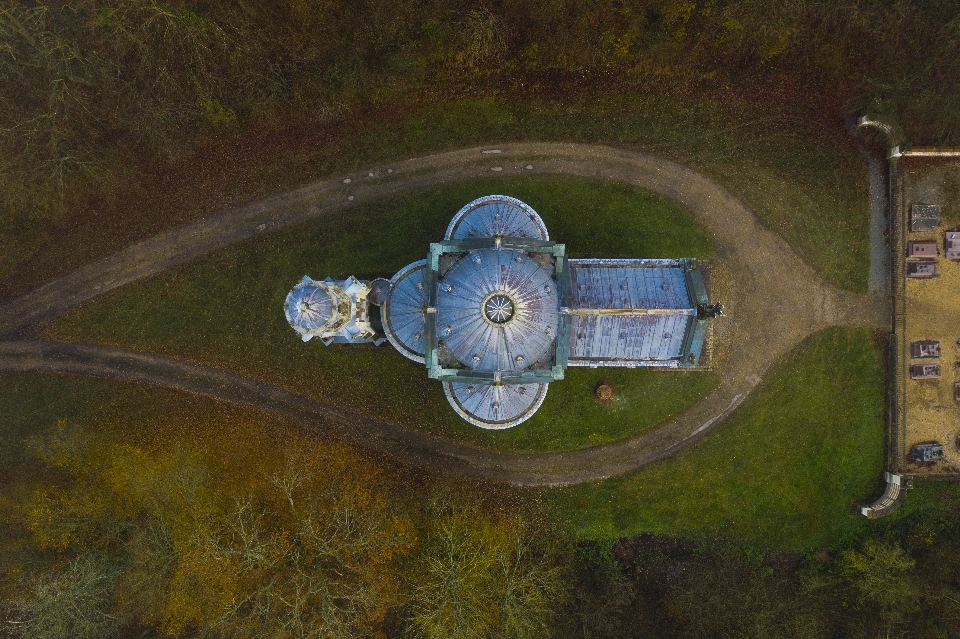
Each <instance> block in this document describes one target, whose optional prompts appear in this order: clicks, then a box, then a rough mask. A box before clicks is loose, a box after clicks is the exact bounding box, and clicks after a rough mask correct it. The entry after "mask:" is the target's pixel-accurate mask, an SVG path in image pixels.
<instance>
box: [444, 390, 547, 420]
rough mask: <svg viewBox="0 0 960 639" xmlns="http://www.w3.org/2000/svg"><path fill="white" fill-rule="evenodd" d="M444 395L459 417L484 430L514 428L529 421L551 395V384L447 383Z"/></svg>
mask: <svg viewBox="0 0 960 639" xmlns="http://www.w3.org/2000/svg"><path fill="white" fill-rule="evenodd" d="M443 392H444V394H446V396H447V401H449V402H450V405H451V406H452V407H453V410H455V411H457V414H458V415H460V416H461V417H463V418H464V419H465V420H467V421H468V422H470V423H471V424H473V425H475V426H479V427H481V428H491V429H500V428H510V427H511V426H516V425H517V424H519V423H520V422H523V421H526V420H527V419H529V418H530V417H531V416H532V415H533V414H534V413H535V412H537V409H538V408H540V404H542V403H543V399H544V398H545V397H546V396H547V384H503V385H499V386H493V385H488V384H470V383H467V382H444V384H443Z"/></svg>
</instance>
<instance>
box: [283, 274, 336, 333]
mask: <svg viewBox="0 0 960 639" xmlns="http://www.w3.org/2000/svg"><path fill="white" fill-rule="evenodd" d="M283 311H284V315H286V316H287V322H288V323H289V324H290V326H292V327H293V330H295V331H297V332H298V333H300V334H301V335H319V334H320V333H322V332H323V328H324V326H326V325H327V324H329V323H330V321H331V320H332V319H334V316H335V315H338V313H337V310H336V307H335V306H334V300H333V297H332V296H331V294H330V292H329V291H328V290H327V287H326V285H325V284H324V283H323V282H317V281H316V280H312V279H310V278H309V277H304V278H303V281H301V282H300V283H299V284H297V285H296V286H295V287H293V290H292V291H290V292H289V293H288V294H287V299H286V301H285V302H284V305H283Z"/></svg>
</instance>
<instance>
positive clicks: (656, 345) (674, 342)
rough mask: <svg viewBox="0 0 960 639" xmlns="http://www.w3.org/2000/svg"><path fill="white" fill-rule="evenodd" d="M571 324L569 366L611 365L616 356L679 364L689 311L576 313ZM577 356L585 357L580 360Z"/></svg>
mask: <svg viewBox="0 0 960 639" xmlns="http://www.w3.org/2000/svg"><path fill="white" fill-rule="evenodd" d="M571 319H572V321H571V324H570V359H569V360H568V364H569V365H570V366H577V365H581V366H583V365H589V366H601V365H602V366H610V365H616V363H615V362H616V360H622V361H629V362H636V363H637V364H639V363H641V362H643V361H644V360H647V364H648V365H654V366H677V365H679V363H680V359H681V358H682V357H683V345H684V338H685V337H686V334H687V329H688V328H689V327H690V325H691V324H692V323H693V320H694V319H695V318H694V317H693V316H690V315H609V314H604V315H599V314H598V315H574V316H573V317H572V318H571ZM578 360H583V362H580V361H578Z"/></svg>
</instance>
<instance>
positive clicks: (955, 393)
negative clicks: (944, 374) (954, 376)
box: [953, 382, 960, 402]
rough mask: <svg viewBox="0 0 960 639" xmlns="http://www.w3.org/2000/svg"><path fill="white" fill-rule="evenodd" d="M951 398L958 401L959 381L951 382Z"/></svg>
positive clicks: (959, 395) (959, 399)
mask: <svg viewBox="0 0 960 639" xmlns="http://www.w3.org/2000/svg"><path fill="white" fill-rule="evenodd" d="M953 399H954V401H957V402H960V382H954V383H953Z"/></svg>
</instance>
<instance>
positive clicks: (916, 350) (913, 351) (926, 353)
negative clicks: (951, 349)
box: [910, 339, 940, 359]
mask: <svg viewBox="0 0 960 639" xmlns="http://www.w3.org/2000/svg"><path fill="white" fill-rule="evenodd" d="M910 357H913V358H915V359H920V358H924V357H940V342H938V341H936V340H932V339H925V340H920V341H919V342H910Z"/></svg>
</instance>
